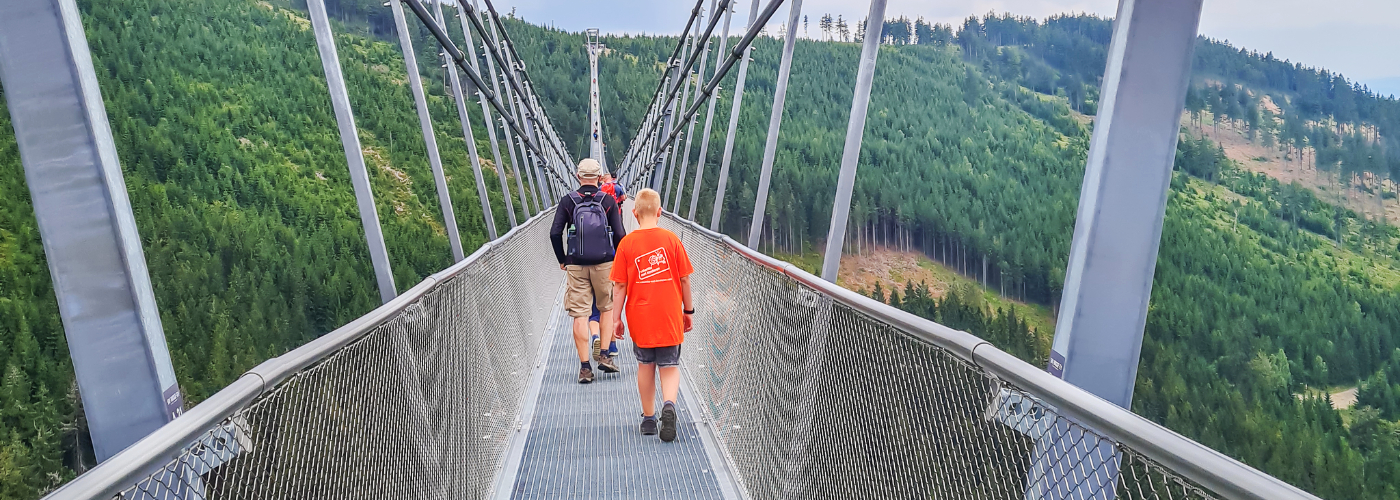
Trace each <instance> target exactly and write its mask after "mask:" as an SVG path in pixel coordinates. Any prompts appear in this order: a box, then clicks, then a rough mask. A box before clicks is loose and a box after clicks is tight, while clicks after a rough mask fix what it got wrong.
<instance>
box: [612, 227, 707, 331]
mask: <svg viewBox="0 0 1400 500" xmlns="http://www.w3.org/2000/svg"><path fill="white" fill-rule="evenodd" d="M691 271H693V269H691V267H690V256H689V255H686V253H685V247H684V246H682V245H681V239H680V238H677V237H676V235H675V233H672V232H670V231H667V230H665V229H662V228H659V227H657V228H651V229H638V230H636V231H632V232H630V233H627V236H626V237H624V238H622V243H621V244H619V245H618V246H617V258H616V259H614V260H613V268H612V275H611V276H610V277H611V278H612V280H613V281H616V282H618V283H625V284H626V285H627V303H626V304H625V305H624V309H623V311H624V312H625V313H627V326H628V329H629V330H631V331H632V342H635V343H636V344H637V347H669V346H673V345H680V344H681V342H682V341H684V340H685V328H684V326H683V323H681V315H682V314H683V313H682V310H683V309H684V305H683V304H682V303H681V278H684V277H686V276H690V273H691Z"/></svg>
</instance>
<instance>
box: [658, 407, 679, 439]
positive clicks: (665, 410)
mask: <svg viewBox="0 0 1400 500" xmlns="http://www.w3.org/2000/svg"><path fill="white" fill-rule="evenodd" d="M661 440H662V441H665V442H667V443H669V442H671V441H675V440H676V405H674V404H671V402H670V401H667V402H666V405H665V406H662V407H661Z"/></svg>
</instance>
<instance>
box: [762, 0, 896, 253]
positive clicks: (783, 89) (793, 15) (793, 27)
mask: <svg viewBox="0 0 1400 500" xmlns="http://www.w3.org/2000/svg"><path fill="white" fill-rule="evenodd" d="M875 2H878V3H880V4H881V5H880V13H881V15H882V16H883V15H884V11H885V7H884V2H882V1H881V0H875ZM873 3H874V2H872V4H873ZM788 9H789V10H788V23H787V38H786V40H784V41H783V58H782V61H780V62H779V63H778V87H777V89H776V90H774V91H773V112H772V114H771V115H769V117H768V141H767V143H765V144H764V146H763V166H762V168H761V169H760V170H759V174H758V193H757V194H758V198H756V199H755V200H754V204H753V220H751V221H749V242H748V245H749V248H758V243H759V238H760V237H761V236H762V235H763V218H764V216H765V215H766V214H765V213H764V211H765V210H767V208H768V189H769V187H770V184H771V183H772V181H773V161H774V160H775V159H776V158H777V155H778V132H779V131H781V130H782V126H783V108H784V105H785V104H787V87H788V76H789V75H791V74H792V51H793V50H794V48H796V47H797V24H798V22H800V21H802V0H790V2H789V3H788ZM874 10H875V8H874V7H873V6H872V7H871V12H872V13H873V12H874ZM872 19H873V18H872ZM881 22H882V23H883V21H881ZM873 38H875V39H876V40H875V42H876V44H877V45H876V48H879V46H878V44H879V38H880V37H878V36H876V37H873ZM869 45H870V44H869V43H866V46H869ZM866 50H867V51H868V50H869V49H866ZM865 57H866V55H865V54H864V53H862V54H861V66H860V67H861V70H862V71H864V70H865ZM870 61H871V66H872V68H873V67H874V61H875V58H874V57H873V56H871V57H870ZM861 75H864V73H861ZM860 82H861V80H860V75H857V77H856V99H857V100H860V99H861V95H860V94H861V92H860ZM866 97H867V98H868V97H869V87H868V86H867V87H866ZM852 109H854V108H852ZM860 119H861V120H860V123H861V124H862V125H864V124H865V107H864V104H862V105H861V116H860ZM851 120H852V122H851V123H855V121H854V120H855V115H852V116H851ZM850 140H851V139H850V133H849V132H847V134H846V147H847V148H850V146H851V142H850ZM856 150H857V152H859V150H860V138H859V137H857V138H856ZM841 163H842V165H843V167H844V165H845V161H844V160H843V161H842V162H841ZM838 192H839V189H838Z"/></svg>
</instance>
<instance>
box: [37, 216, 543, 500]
mask: <svg viewBox="0 0 1400 500" xmlns="http://www.w3.org/2000/svg"><path fill="white" fill-rule="evenodd" d="M551 217H552V211H549V212H545V213H543V214H541V215H539V216H536V217H535V218H534V219H533V220H531V221H529V222H528V223H526V224H524V225H522V226H521V227H519V228H517V229H516V230H514V231H512V232H511V233H510V234H509V235H507V236H505V237H503V238H502V239H500V240H497V241H496V242H494V243H493V244H491V246H490V247H489V248H485V249H482V250H479V251H478V252H477V253H476V254H475V255H473V256H472V257H470V258H468V259H467V260H466V261H463V262H462V263H459V264H458V265H456V266H453V267H452V268H450V269H448V270H447V271H444V272H443V273H440V274H438V275H435V276H434V277H433V278H430V279H428V280H427V281H425V282H424V283H423V284H420V285H419V286H417V287H415V288H413V289H411V290H408V291H406V292H404V294H403V295H402V296H400V297H399V298H398V299H395V300H394V301H392V302H390V303H388V304H386V305H385V306H383V307H381V308H380V309H377V310H376V311H375V312H374V313H371V314H370V315H368V316H366V317H364V318H361V319H359V320H357V321H355V322H354V323H351V324H350V325H347V326H345V327H343V328H341V329H339V330H336V331H335V332H332V333H329V334H327V335H326V336H324V337H322V338H321V339H318V340H317V341H315V342H313V343H311V344H308V345H306V346H304V347H302V348H300V349H297V350H295V351H292V352H290V353H288V354H286V355H284V356H281V357H279V358H275V359H273V360H270V361H268V362H267V363H264V364H263V365H261V366H259V367H257V368H255V369H253V370H252V371H250V372H249V373H248V374H247V375H244V376H243V377H241V378H240V379H239V381H238V382H237V383H235V384H233V385H231V386H230V387H229V388H227V389H225V390H224V391H221V392H220V393H219V394H216V395H215V396H213V397H211V398H210V399H209V400H208V401H205V402H204V403H202V404H200V405H199V406H197V407H196V408H195V409H194V410H192V411H191V412H190V413H188V414H186V415H185V416H184V417H182V418H181V419H177V420H176V421H175V422H173V423H172V424H171V425H170V426H167V427H166V428H163V429H161V430H160V431H158V432H157V433H156V434H153V435H152V436H151V437H148V438H147V439H146V440H143V441H141V442H139V443H137V444H136V445H134V446H133V447H132V448H133V449H130V450H128V451H127V452H123V454H119V455H117V456H115V457H113V458H112V459H111V461H110V462H112V463H104V464H103V466H101V467H98V468H97V469H95V470H94V471H93V473H92V474H90V475H95V476H96V477H88V475H85V476H83V477H80V478H79V479H78V480H75V482H74V483H72V484H70V485H69V486H67V487H65V488H63V489H60V490H59V491H57V492H55V494H54V497H55V498H111V497H112V494H113V493H114V492H120V494H121V496H122V498H128V499H148V498H154V499H183V500H192V499H203V498H209V499H215V498H217V499H239V498H247V499H259V500H270V499H281V498H285V499H311V498H337V499H342V498H373V499H376V500H382V499H386V498H403V499H408V498H415V499H416V498H434V499H448V498H454V499H455V498H484V497H487V496H488V495H489V494H490V492H491V491H492V490H493V484H492V482H493V480H494V478H495V477H496V475H497V471H498V468H499V467H500V466H501V464H502V463H503V459H504V451H505V448H506V446H507V442H508V440H509V438H510V437H511V435H512V434H513V433H514V432H515V431H516V430H517V428H518V426H519V422H518V421H517V420H518V417H519V416H520V408H521V404H522V403H523V402H522V401H521V399H522V397H521V396H522V394H524V393H525V392H526V385H527V384H528V383H529V381H530V374H531V371H532V369H533V368H534V367H535V366H536V364H537V363H538V361H539V359H540V358H539V347H540V342H541V339H542V338H543V335H544V334H545V331H546V326H547V323H548V322H549V321H550V318H551V317H552V316H551V315H552V314H553V311H554V309H555V301H556V298H557V296H558V292H559V290H560V287H561V285H562V282H563V273H561V272H560V271H559V268H558V266H557V265H556V264H555V262H554V256H553V254H552V253H551V252H550V250H549V238H548V234H547V233H548V230H549V222H550V218H551ZM201 426H202V428H201ZM191 444H193V445H191ZM128 452H130V453H128ZM123 481H124V482H123Z"/></svg>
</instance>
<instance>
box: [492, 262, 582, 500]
mask: <svg viewBox="0 0 1400 500" xmlns="http://www.w3.org/2000/svg"><path fill="white" fill-rule="evenodd" d="M564 290H565V287H563V286H560V287H559V291H557V292H555V294H554V303H553V304H552V305H551V306H550V310H551V311H553V312H552V313H551V314H550V318H549V324H548V325H547V326H545V329H544V332H543V333H542V334H541V339H540V347H539V352H538V353H536V354H535V366H534V368H533V369H531V372H530V385H529V386H527V387H526V388H525V392H524V394H522V395H521V396H520V397H521V398H522V399H521V405H520V416H519V417H517V418H516V421H515V424H516V425H515V432H512V433H511V436H510V442H509V444H508V445H507V446H506V450H505V453H504V454H503V456H502V458H503V460H501V461H500V462H498V463H499V464H500V465H498V466H497V469H496V479H495V480H494V481H492V485H493V487H492V491H494V494H493V495H492V498H495V499H496V500H510V498H511V495H512V494H513V493H514V490H515V481H516V479H517V477H518V476H519V474H520V462H521V460H522V459H523V458H524V457H525V443H526V442H527V441H529V438H530V426H531V424H532V423H533V422H534V421H535V407H536V406H537V405H538V404H539V399H540V390H541V389H542V388H543V386H544V373H545V372H546V371H548V368H549V353H550V350H551V349H553V347H554V340H555V339H554V337H556V336H557V335H556V334H555V333H556V332H555V330H556V329H558V328H559V327H560V325H561V323H562V322H561V319H563V317H564V316H565V313H564V310H563V302H564Z"/></svg>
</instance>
